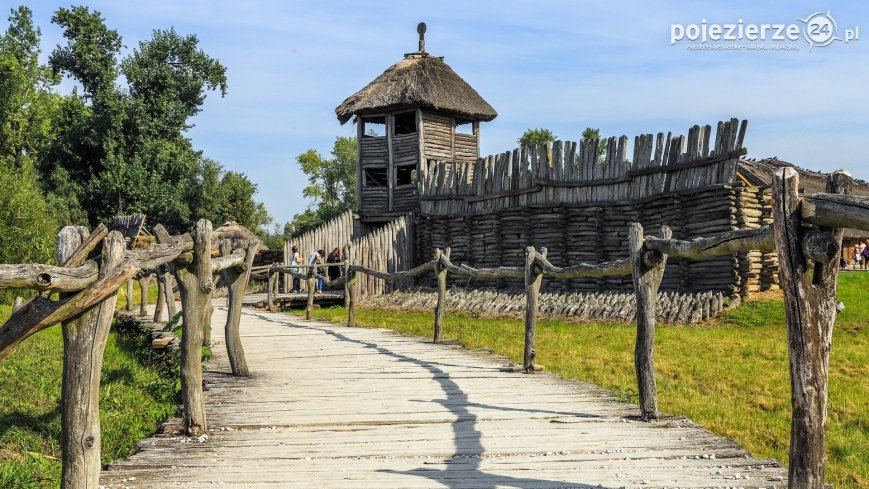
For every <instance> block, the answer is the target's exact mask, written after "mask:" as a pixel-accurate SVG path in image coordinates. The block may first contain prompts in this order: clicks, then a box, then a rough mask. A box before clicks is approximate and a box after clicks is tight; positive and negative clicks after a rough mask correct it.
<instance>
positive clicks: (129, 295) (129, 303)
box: [124, 279, 133, 312]
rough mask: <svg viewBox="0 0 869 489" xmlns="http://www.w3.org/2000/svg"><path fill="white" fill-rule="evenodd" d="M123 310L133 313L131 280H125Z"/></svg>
mask: <svg viewBox="0 0 869 489" xmlns="http://www.w3.org/2000/svg"><path fill="white" fill-rule="evenodd" d="M124 309H126V311H127V312H133V279H130V280H127V304H126V305H125V306H124Z"/></svg>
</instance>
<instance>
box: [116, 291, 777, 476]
mask: <svg viewBox="0 0 869 489" xmlns="http://www.w3.org/2000/svg"><path fill="white" fill-rule="evenodd" d="M218 303H219V304H220V305H219V306H218V307H217V308H216V310H215V313H214V318H213V323H214V324H222V322H223V320H224V318H225V314H226V309H225V307H223V303H222V301H218V302H216V305H217V304H218ZM221 334H222V333H221V331H220V330H219V329H218V328H215V330H214V339H215V340H216V341H217V342H219V345H218V346H217V347H216V348H215V349H214V350H215V352H216V355H215V358H214V359H212V360H211V361H210V362H209V363H208V364H207V366H208V371H207V372H206V374H205V381H206V387H207V391H206V393H205V394H206V405H207V410H208V422H209V435H208V438H207V439H204V438H203V439H201V440H197V439H189V438H186V437H183V436H178V435H172V434H166V435H158V436H155V437H152V438H149V439H147V440H144V441H143V442H142V443H140V451H139V453H137V454H136V455H133V456H132V457H130V458H129V459H128V460H126V461H122V462H117V463H114V464H112V465H111V466H110V467H109V470H107V471H104V472H103V474H102V478H101V484H102V485H103V487H106V488H122V487H128V488H139V487H152V488H169V487H196V488H198V487H215V486H216V485H223V487H251V488H270V489H278V488H306V489H307V488H371V489H380V488H430V487H439V488H444V487H446V488H500V487H518V488H529V489H531V488H590V487H606V488H621V487H745V488H748V487H751V488H757V487H766V488H772V487H785V486H786V484H787V483H786V475H787V474H786V471H785V470H784V469H783V468H782V467H781V466H780V465H779V464H777V463H775V462H771V461H769V460H758V459H753V458H750V457H749V456H748V455H747V453H746V452H745V451H744V450H742V449H740V448H739V447H738V446H736V445H735V444H734V443H733V442H731V441H728V440H726V439H722V438H719V437H716V436H714V435H712V434H711V433H709V432H708V431H706V430H704V429H702V428H700V427H698V426H697V425H696V424H694V423H692V422H691V421H689V420H686V419H684V418H677V417H670V418H666V419H663V420H661V421H658V422H654V423H643V422H639V421H637V420H636V418H635V414H636V413H637V411H638V409H637V407H636V406H635V405H631V404H625V403H621V402H618V401H617V400H616V399H614V397H613V395H612V394H611V393H609V392H608V391H605V390H603V389H600V388H598V387H595V386H592V385H588V384H583V383H579V382H573V381H566V380H562V379H558V378H556V377H554V376H552V375H548V374H539V375H533V376H529V375H524V374H521V373H513V372H507V371H504V370H506V369H504V368H503V367H504V366H505V365H506V362H505V360H504V359H503V358H500V357H496V356H493V355H491V354H488V353H485V352H476V351H471V352H469V351H466V350H463V349H461V348H460V347H457V346H448V345H432V344H431V343H429V342H428V341H427V340H424V339H421V338H413V337H406V336H400V335H398V334H396V333H393V332H390V331H385V330H379V329H362V328H352V329H351V328H347V327H344V326H338V325H334V324H327V323H323V322H315V321H304V320H301V319H299V318H297V317H294V316H290V315H287V314H269V313H265V312H258V311H254V310H250V309H246V310H245V313H244V316H243V317H242V334H243V337H244V345H245V350H246V353H247V360H248V364H249V365H250V367H251V371H252V372H253V375H252V377H250V378H234V377H232V376H230V375H228V374H227V372H228V371H229V368H228V365H227V359H226V355H225V352H224V351H223V349H222V348H221V347H222V337H221V336H220V335H221ZM171 426H173V425H172V423H170V424H169V427H170V430H171Z"/></svg>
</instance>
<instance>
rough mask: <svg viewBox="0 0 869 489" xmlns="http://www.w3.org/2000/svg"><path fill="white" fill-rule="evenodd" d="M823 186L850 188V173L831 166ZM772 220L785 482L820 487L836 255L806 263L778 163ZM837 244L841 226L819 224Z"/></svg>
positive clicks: (795, 181) (793, 176)
mask: <svg viewBox="0 0 869 489" xmlns="http://www.w3.org/2000/svg"><path fill="white" fill-rule="evenodd" d="M827 187H828V191H829V192H831V193H837V194H850V193H851V176H850V175H849V174H848V173H847V172H842V171H839V172H835V173H833V174H832V175H831V176H830V180H829V181H828V184H827ZM772 197H773V210H772V217H773V226H774V229H775V243H776V250H777V251H778V257H779V260H778V261H779V273H780V275H781V288H782V290H783V291H784V298H785V315H786V316H787V323H788V353H789V360H790V373H791V408H792V411H793V414H792V417H791V440H790V458H789V477H788V487H791V488H809V489H815V488H818V489H820V488H822V487H824V471H825V467H824V441H825V440H824V438H825V431H826V423H827V388H828V372H829V369H828V366H829V357H830V347H831V344H832V339H833V323H834V321H835V319H836V285H837V281H838V273H839V260H838V256H837V257H834V259H833V260H831V261H830V262H829V263H822V262H820V261H816V262H815V263H814V268H811V267H810V266H809V263H808V261H807V260H806V256H805V254H804V251H803V241H804V239H805V236H806V233H805V231H804V229H803V227H802V217H801V209H800V196H799V174H798V173H797V172H796V170H794V169H793V168H787V167H786V168H782V169H781V170H778V171H777V172H776V173H775V174H774V176H773V188H772ZM820 230H821V231H823V232H828V233H830V234H831V235H832V236H833V238H834V239H835V240H836V242H837V246H836V248H837V249H841V242H842V234H843V230H842V229H840V228H821V229H820Z"/></svg>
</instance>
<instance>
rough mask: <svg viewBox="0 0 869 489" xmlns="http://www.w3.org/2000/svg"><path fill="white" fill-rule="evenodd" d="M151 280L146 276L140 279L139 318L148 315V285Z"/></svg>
mask: <svg viewBox="0 0 869 489" xmlns="http://www.w3.org/2000/svg"><path fill="white" fill-rule="evenodd" d="M149 282H150V278H149V277H148V276H147V275H145V276H144V277H142V278H140V279H139V294H140V295H141V297H139V316H147V315H148V283H149Z"/></svg>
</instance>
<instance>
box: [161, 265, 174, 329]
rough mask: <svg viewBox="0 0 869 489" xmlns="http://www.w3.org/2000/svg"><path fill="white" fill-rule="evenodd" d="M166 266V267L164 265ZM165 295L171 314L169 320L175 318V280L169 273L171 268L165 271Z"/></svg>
mask: <svg viewBox="0 0 869 489" xmlns="http://www.w3.org/2000/svg"><path fill="white" fill-rule="evenodd" d="M164 266H165V265H164ZM162 275H163V293H164V294H165V295H166V298H165V301H166V311H167V312H168V313H169V319H172V318H173V317H175V314H176V311H175V292H174V291H173V290H172V289H173V286H174V280H175V279H174V278H173V277H172V274H171V273H169V268H166V269H164V270H163V274H162Z"/></svg>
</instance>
